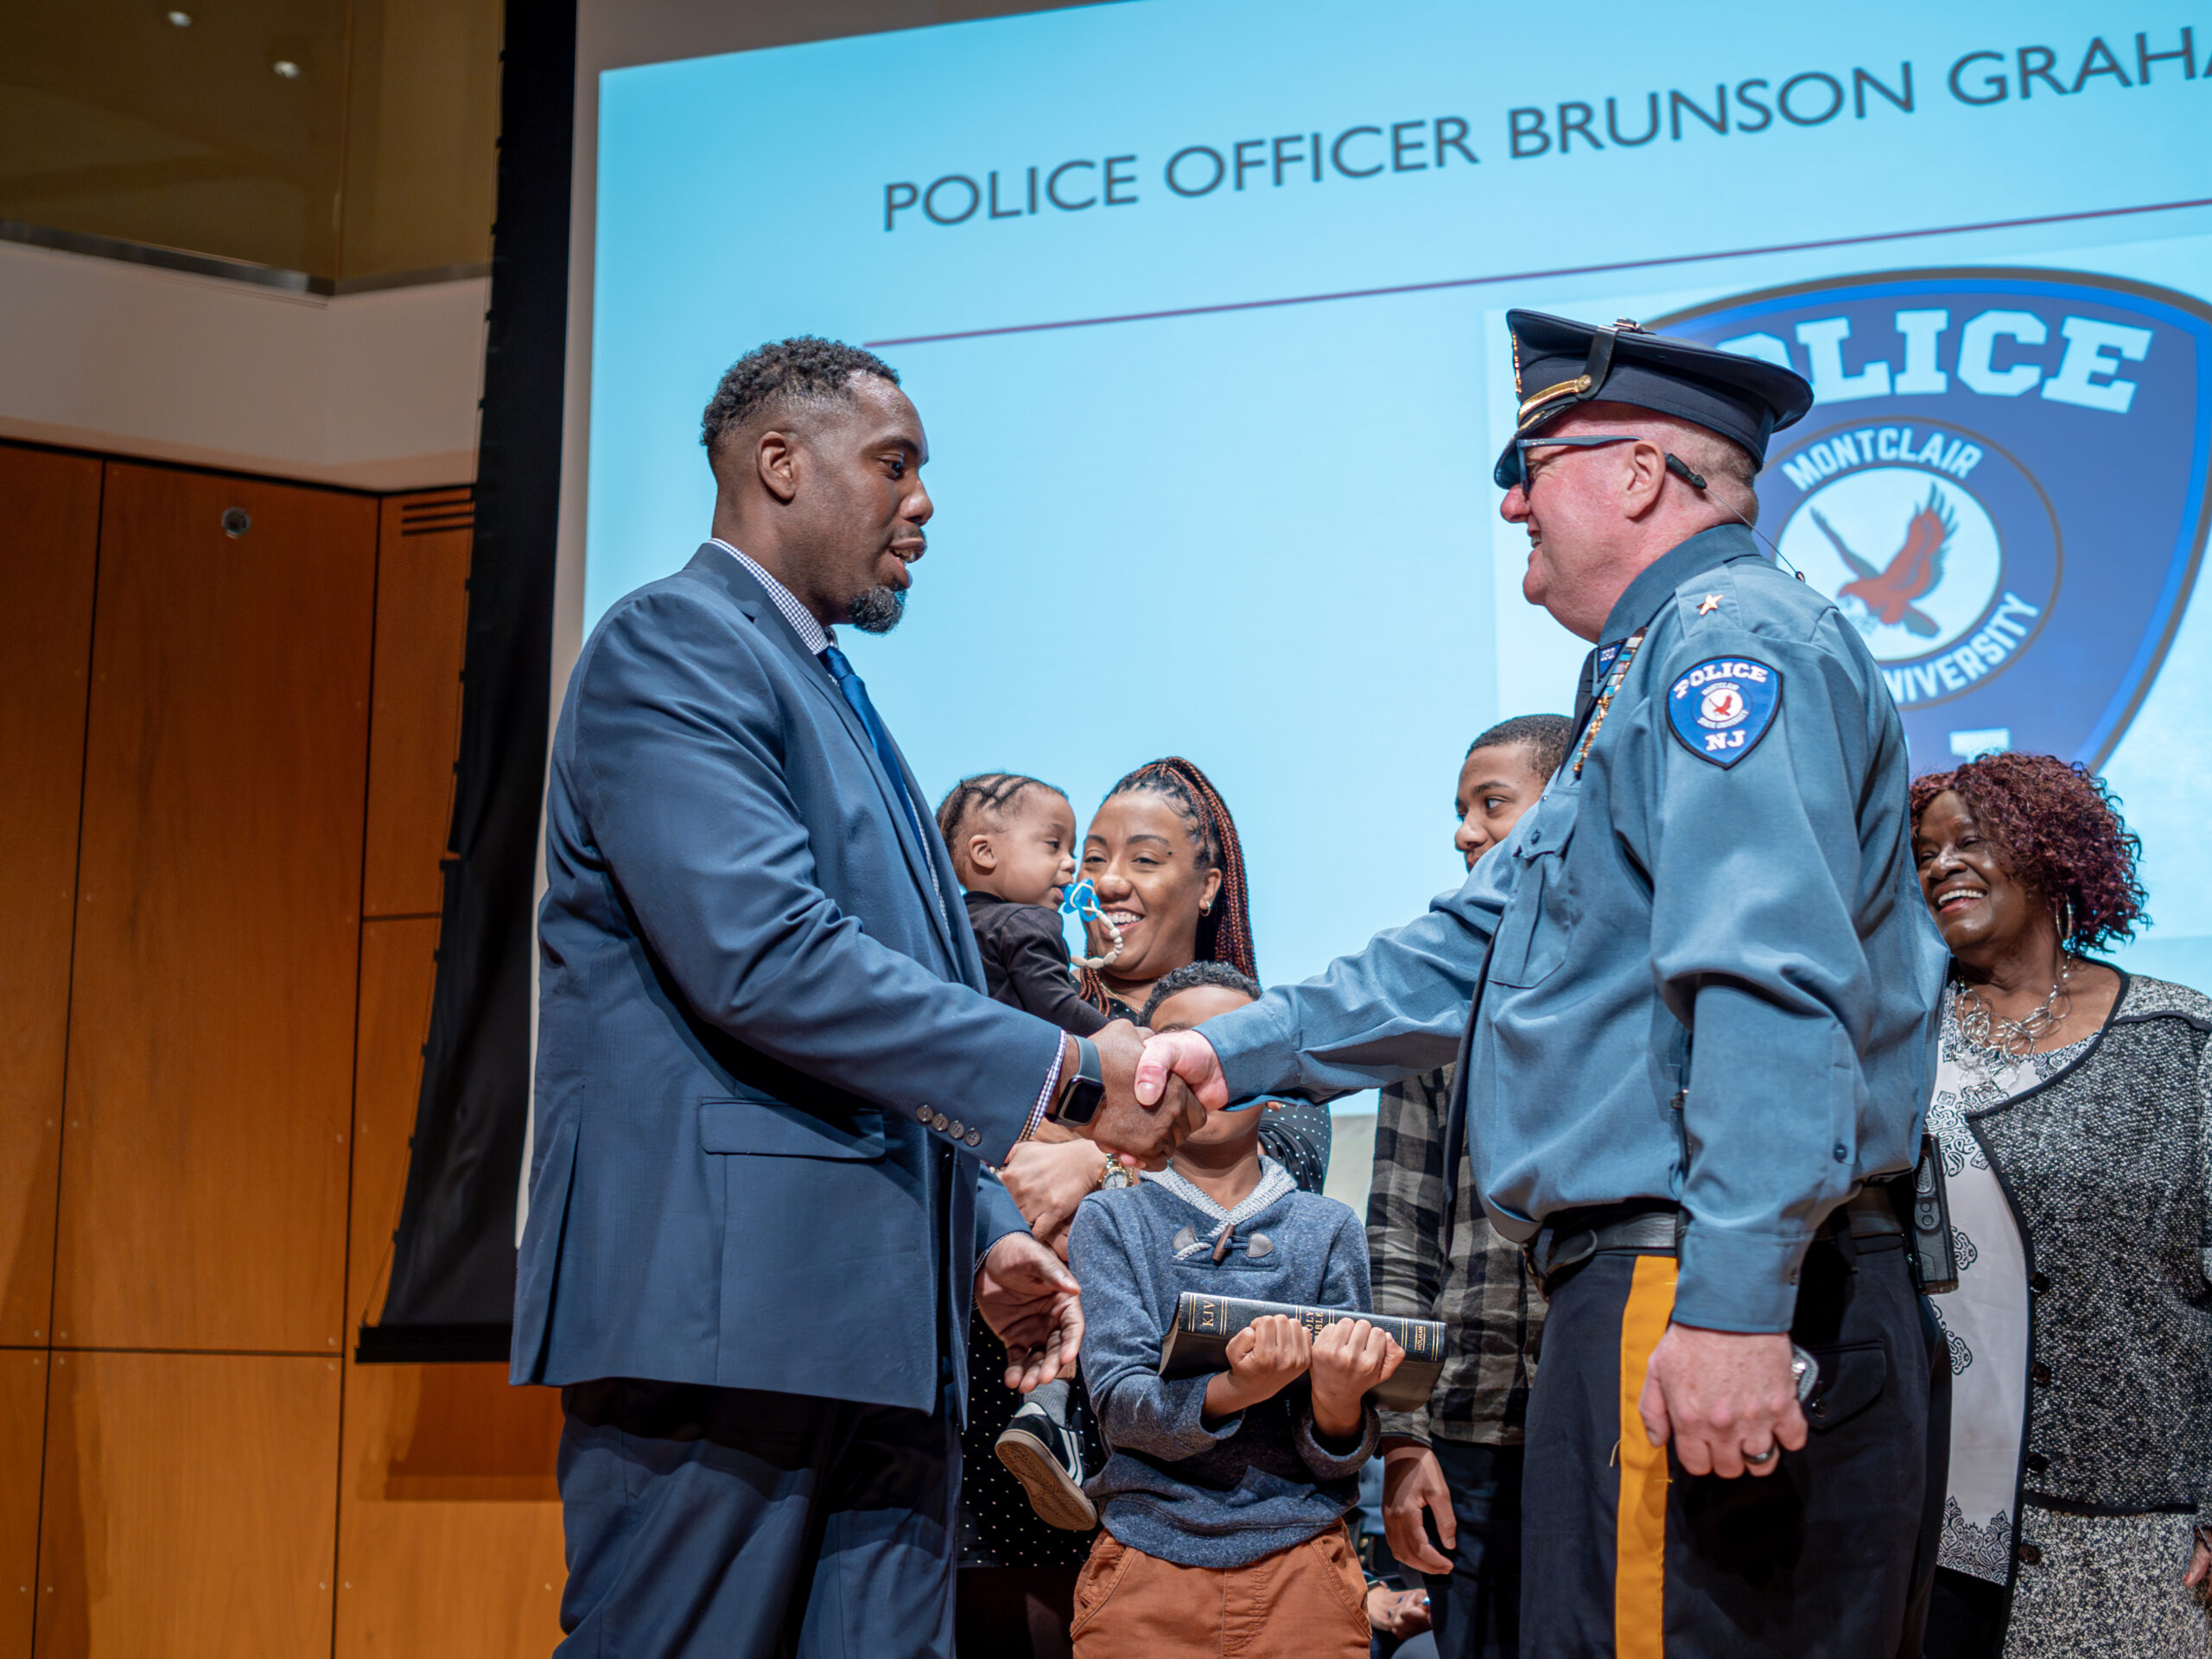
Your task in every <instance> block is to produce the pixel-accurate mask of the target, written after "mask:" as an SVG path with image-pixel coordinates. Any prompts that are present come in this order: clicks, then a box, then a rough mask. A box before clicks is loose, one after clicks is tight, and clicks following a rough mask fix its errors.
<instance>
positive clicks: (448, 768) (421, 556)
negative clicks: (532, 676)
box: [362, 490, 475, 916]
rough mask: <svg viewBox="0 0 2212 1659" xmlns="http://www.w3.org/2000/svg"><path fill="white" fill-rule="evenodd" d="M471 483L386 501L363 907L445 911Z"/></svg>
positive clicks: (391, 912)
mask: <svg viewBox="0 0 2212 1659" xmlns="http://www.w3.org/2000/svg"><path fill="white" fill-rule="evenodd" d="M474 518H475V507H474V504H473V503H472V501H471V500H470V498H469V492H467V490H442V491H436V492H433V493H429V494H425V495H403V496H391V497H387V498H386V499H385V501H384V503H383V509H382V514H381V518H380V522H379V526H378V539H377V645H376V689H375V692H374V697H375V715H374V718H373V719H372V721H371V722H370V727H369V833H368V848H367V862H366V866H365V874H364V877H363V881H362V911H363V913H364V914H366V915H370V916H400V915H423V914H429V915H435V914H436V913H437V912H438V911H439V910H440V909H441V908H442V906H443V905H444V902H445V888H444V884H443V881H442V879H441V878H440V875H439V873H438V861H439V859H440V858H441V857H442V855H444V853H445V849H446V835H447V831H448V828H449V826H450V824H451V823H452V819H453V783H454V779H453V763H454V757H455V756H456V755H457V754H458V753H460V752H461V655H462V652H464V651H465V650H466V649H467V633H468V553H469V545H470V542H471V540H472V536H471V531H470V525H471V524H473V523H474Z"/></svg>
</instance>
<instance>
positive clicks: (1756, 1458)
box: [1744, 1446, 1782, 1463]
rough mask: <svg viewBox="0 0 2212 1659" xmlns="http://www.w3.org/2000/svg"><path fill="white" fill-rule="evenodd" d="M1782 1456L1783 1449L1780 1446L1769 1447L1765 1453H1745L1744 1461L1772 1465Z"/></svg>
mask: <svg viewBox="0 0 2212 1659" xmlns="http://www.w3.org/2000/svg"><path fill="white" fill-rule="evenodd" d="M1781 1455H1782V1448H1781V1447H1780V1446H1769V1447H1767V1449H1766V1450H1765V1451H1764V1452H1745V1453H1744V1461H1745V1463H1772V1462H1773V1461H1774V1460H1775V1459H1777V1458H1778V1457H1780V1456H1781Z"/></svg>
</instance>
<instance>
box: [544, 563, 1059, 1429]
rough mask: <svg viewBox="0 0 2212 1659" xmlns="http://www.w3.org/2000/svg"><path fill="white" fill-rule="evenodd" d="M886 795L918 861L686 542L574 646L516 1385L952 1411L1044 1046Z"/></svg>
mask: <svg viewBox="0 0 2212 1659" xmlns="http://www.w3.org/2000/svg"><path fill="white" fill-rule="evenodd" d="M901 767H902V771H903V769H904V763H903V761H902V762H901ZM906 788H907V790H908V791H909V792H910V793H911V794H912V798H913V799H914V802H915V804H916V806H917V809H918V811H919V814H920V817H921V821H922V823H923V824H924V825H925V832H924V833H925V840H924V841H922V842H916V840H915V839H914V835H913V830H912V825H911V824H910V823H908V822H907V820H906V815H905V814H904V812H903V811H902V810H900V808H899V804H898V799H897V797H896V796H895V795H894V794H893V789H892V784H891V779H890V776H889V774H888V773H887V772H886V771H885V770H884V768H883V766H882V763H881V762H880V760H879V759H878V758H877V755H876V753H875V749H874V746H873V745H872V744H871V743H870V742H869V741H868V733H867V730H866V728H864V727H863V726H862V725H861V721H860V719H859V717H858V716H857V715H855V714H854V713H853V711H852V709H850V708H849V706H848V705H847V703H846V702H845V700H844V698H843V696H842V695H841V694H840V692H839V691H838V690H837V686H836V682H835V681H833V680H832V679H831V677H830V676H829V671H828V670H827V669H826V668H824V667H823V664H822V663H821V662H820V661H819V660H818V659H817V658H815V657H813V656H812V655H810V653H809V652H808V651H807V650H806V648H805V646H804V645H803V644H802V643H801V642H800V640H799V638H798V634H797V633H796V632H793V631H792V629H791V625H790V624H789V623H788V622H786V621H785V620H784V617H783V615H782V613H780V612H779V611H778V610H777V608H776V607H775V605H774V604H773V603H772V601H770V599H769V598H768V595H767V594H766V590H764V589H763V588H762V587H761V586H760V583H759V582H757V581H756V580H754V579H753V576H752V575H750V574H749V573H747V571H746V570H745V569H744V568H743V567H742V566H741V565H740V564H739V563H737V561H736V560H734V559H733V558H732V557H730V556H729V555H728V553H726V552H725V551H723V550H721V549H720V548H718V547H715V546H714V545H712V544H711V543H709V544H708V545H707V546H704V547H702V548H701V549H700V550H699V551H698V553H697V555H696V556H694V557H693V559H692V561H691V563H690V565H688V566H687V567H686V568H685V569H683V570H682V571H680V572H679V573H677V575H673V576H670V577H668V578H666V579H665V580H664V581H661V582H654V583H652V585H650V586H649V587H645V588H639V590H638V591H637V592H636V593H633V594H629V595H628V596H627V597H626V598H624V599H621V600H619V601H616V602H615V604H614V605H613V607H612V608H611V609H609V610H608V612H607V615H606V616H605V618H604V619H603V620H601V622H600V624H599V626H598V627H596V628H595V629H594V630H593V632H592V636H591V638H590V639H588V641H586V642H585V645H584V649H583V654H582V657H580V658H578V660H577V663H576V667H575V673H574V675H573V676H572V677H571V678H570V680H569V689H568V695H567V697H566V699H565V701H564V702H563V707H562V710H561V719H560V723H559V725H558V726H557V727H556V730H555V734H554V740H553V754H552V768H551V778H550V785H549V788H548V793H547V802H546V838H545V861H546V880H547V888H546V894H545V899H544V902H543V905H542V906H540V908H539V912H538V951H539V988H538V1029H537V1095H536V1099H535V1102H534V1105H533V1109H534V1110H535V1112H536V1114H537V1119H536V1130H535V1150H534V1156H533V1159H532V1162H531V1182H530V1217H529V1222H528V1224H527V1226H526V1228H525V1230H524V1235H523V1241H522V1254H521V1261H520V1263H519V1267H518V1279H517V1284H516V1290H515V1322H514V1352H513V1367H512V1377H513V1380H514V1381H516V1382H518V1383H572V1382H579V1381H582V1380H585V1379H588V1378H592V1377H601V1376H635V1377H650V1378H658V1379H662V1380H665V1381H669V1382H675V1383H707V1384H714V1385H718V1386H722V1387H732V1388H750V1389H781V1390H784V1391H786V1392H791V1393H800V1394H810V1395H823V1396H826V1397H829V1398H833V1399H843V1400H856V1401H866V1402H873V1403H876V1404H882V1405H893V1406H908V1407H915V1408H921V1409H924V1410H927V1409H930V1408H932V1407H933V1406H934V1404H935V1402H936V1401H937V1399H938V1388H939V1383H940V1377H941V1376H944V1375H948V1374H949V1375H950V1376H951V1377H952V1378H953V1379H955V1382H956V1386H957V1387H958V1388H960V1389H964V1387H965V1376H966V1367H965V1365H964V1364H963V1363H961V1355H962V1353H963V1345H964V1344H965V1341H966V1336H967V1330H968V1313H969V1296H970V1294H971V1289H972V1281H973V1279H974V1273H975V1264H976V1258H977V1256H978V1255H979V1254H980V1252H981V1251H982V1249H987V1248H988V1245H989V1243H990V1242H991V1241H992V1240H994V1239H995V1238H997V1237H999V1236H1002V1235H1004V1234H1006V1233H1008V1232H1013V1231H1016V1230H1020V1228H1021V1225H1022V1223H1021V1218H1020V1215H1019V1214H1018V1213H1017V1212H1016V1211H1014V1206H1013V1205H1012V1203H1011V1201H1010V1200H1008V1199H1007V1196H1006V1193H1005V1192H1004V1190H1003V1189H1002V1188H1001V1187H1000V1186H999V1185H998V1183H997V1181H996V1180H995V1179H992V1178H991V1177H989V1176H988V1175H987V1174H986V1173H984V1172H983V1168H982V1166H983V1164H984V1162H985V1161H986V1160H988V1162H991V1163H994V1164H995V1163H999V1162H1001V1161H1003V1160H1004V1158H1005V1156H1006V1154H1007V1150H1008V1148H1010V1147H1012V1146H1013V1144H1014V1141H1015V1140H1016V1139H1017V1138H1018V1137H1019V1135H1020V1133H1021V1130H1022V1128H1023V1127H1024V1126H1025V1124H1026V1122H1027V1118H1028V1116H1029V1113H1030V1111H1031V1109H1033V1106H1034V1105H1035V1103H1036V1099H1037V1092H1038V1090H1039V1088H1040V1087H1041V1086H1042V1085H1043V1084H1044V1081H1045V1077H1046V1072H1047V1071H1048V1070H1049V1069H1050V1068H1051V1065H1052V1060H1053V1058H1054V1055H1055V1053H1056V1052H1057V1050H1058V1045H1059V1042H1060V1033H1059V1032H1058V1030H1057V1029H1056V1028H1054V1027H1052V1026H1050V1025H1048V1024H1046V1022H1045V1021H1044V1020H1039V1019H1037V1018H1036V1017H1035V1016H1033V1015H1031V1014H1025V1013H1022V1012H1021V1011H1020V1010H1019V1009H1016V1008H1011V1007H1005V1006H1004V1005H1002V1004H1000V1003H997V1002H994V1001H991V1000H990V999H989V998H988V996H986V995H984V994H983V991H982V985H983V969H982V962H981V960H980V959H979V957H977V954H976V943H975V938H974V935H973V934H972V933H971V932H970V931H969V925H968V920H967V917H966V913H965V911H964V907H963V906H962V904H961V900H960V889H959V886H958V883H957V880H956V878H955V876H954V874H953V871H952V865H951V861H950V858H949V857H948V856H947V855H946V853H945V849H944V842H943V840H942V839H940V838H939V836H938V833H937V829H936V826H935V825H934V823H931V819H930V817H929V812H928V808H927V806H926V804H925V803H924V800H923V797H922V794H921V789H920V785H918V784H917V783H916V782H915V780H914V779H913V776H912V773H911V772H907V773H906ZM932 872H934V873H935V877H936V880H935V883H934V886H932V882H931V873H932ZM940 895H941V897H940ZM940 1125H942V1126H943V1127H939V1126H940ZM979 1191H980V1192H981V1193H982V1200H981V1203H980V1205H979V1200H978V1194H979Z"/></svg>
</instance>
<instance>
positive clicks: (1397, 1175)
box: [1367, 715, 1573, 1659]
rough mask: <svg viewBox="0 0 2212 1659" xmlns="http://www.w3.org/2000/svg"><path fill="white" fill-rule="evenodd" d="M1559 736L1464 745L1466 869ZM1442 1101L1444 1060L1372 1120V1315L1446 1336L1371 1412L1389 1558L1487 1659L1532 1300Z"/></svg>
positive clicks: (1529, 1348)
mask: <svg viewBox="0 0 2212 1659" xmlns="http://www.w3.org/2000/svg"><path fill="white" fill-rule="evenodd" d="M1572 729H1573V727H1572V722H1571V721H1569V720H1568V719H1567V716H1566V715H1522V716H1520V717H1519V718H1517V719H1514V720H1509V721H1503V722H1501V723H1500V724H1498V725H1496V726H1493V727H1491V728H1490V730H1488V731H1486V732H1484V734H1482V735H1481V736H1480V737H1478V738H1477V739H1476V740H1475V741H1474V743H1473V744H1472V746H1471V747H1470V748H1469V749H1468V751H1467V758H1466V760H1465V762H1464V763H1463V764H1462V766H1460V769H1459V790H1458V793H1457V796H1456V798H1455V799H1454V802H1453V805H1454V807H1455V808H1456V810H1457V811H1458V813H1459V829H1458V830H1457V832H1456V833H1455V834H1454V835H1453V836H1452V844H1453V845H1454V846H1455V847H1457V848H1458V849H1459V853H1460V855H1461V856H1462V857H1464V858H1465V860H1466V861H1467V868H1469V869H1472V868H1474V867H1475V861H1476V860H1478V859H1479V858H1481V857H1482V856H1483V855H1484V854H1485V853H1487V852H1489V851H1490V849H1491V848H1493V847H1495V846H1497V844H1498V843H1499V842H1502V841H1503V840H1504V839H1505V837H1506V836H1507V835H1508V834H1509V833H1510V831H1511V829H1512V828H1513V825H1514V824H1515V823H1516V822H1517V821H1518V820H1519V818H1520V817H1521V815H1522V813H1523V812H1525V811H1527V810H1529V808H1530V807H1531V806H1534V805H1535V803H1536V798H1537V797H1538V796H1539V795H1541V794H1542V793H1543V789H1544V785H1545V784H1546V783H1547V782H1548V781H1549V779H1550V778H1551V775H1552V773H1553V772H1555V771H1557V770H1558V769H1559V766H1560V762H1561V761H1562V760H1565V759H1566V756H1567V741H1568V739H1569V737H1570V736H1571V734H1572ZM1451 1095H1452V1068H1451V1067H1450V1066H1448V1065H1447V1066H1442V1067H1440V1068H1438V1069H1437V1070H1436V1071H1431V1072H1428V1073H1427V1074H1425V1075H1424V1076H1421V1077H1413V1078H1410V1079H1408V1081H1406V1082H1404V1083H1402V1084H1394V1085H1392V1086H1391V1087H1390V1088H1388V1089H1386V1090H1383V1096H1382V1107H1381V1111H1380V1115H1379V1116H1378V1117H1377V1118H1376V1126H1375V1177H1374V1185H1373V1188H1372V1190H1371V1192H1370V1194H1369V1197H1368V1204H1367V1249H1368V1255H1369V1257H1370V1260H1371V1262H1372V1263H1373V1271H1374V1295H1375V1310H1376V1313H1393V1314H1397V1315H1400V1316H1402V1317H1408V1318H1413V1319H1441V1320H1442V1321H1443V1322H1444V1326H1445V1330H1446V1354H1445V1362H1444V1371H1443V1374H1442V1376H1440V1377H1439V1378H1438V1379H1437V1384H1436V1389H1435V1391H1434V1393H1433V1394H1432V1395H1430V1396H1429V1402H1428V1408H1427V1411H1425V1412H1419V1413H1404V1412H1384V1413H1383V1440H1382V1452H1383V1527H1384V1533H1385V1535H1386V1537H1387V1538H1388V1540H1389V1545H1390V1553H1391V1554H1393V1555H1395V1557H1396V1558H1397V1559H1398V1560H1399V1562H1400V1563H1401V1564H1402V1565H1403V1566H1404V1567H1408V1568H1409V1569H1416V1570H1418V1571H1419V1572H1421V1573H1422V1574H1423V1575H1424V1576H1425V1577H1426V1578H1427V1580H1428V1589H1429V1613H1430V1618H1431V1620H1432V1622H1433V1628H1434V1630H1435V1631H1436V1643H1437V1650H1438V1652H1439V1653H1440V1655H1441V1656H1443V1659H1476V1656H1481V1659H1499V1656H1510V1655H1512V1654H1514V1653H1516V1651H1517V1650H1518V1649H1519V1645H1520V1605H1521V1447H1522V1427H1523V1424H1524V1422H1525V1421H1526V1419H1527V1416H1528V1411H1529V1385H1530V1383H1532V1382H1533V1381H1534V1380H1535V1362H1536V1348H1537V1338H1538V1335H1539V1333H1540V1332H1541V1327H1542V1324H1543V1299H1542V1294H1541V1292H1540V1291H1539V1290H1538V1289H1537V1288H1536V1286H1535V1281H1534V1280H1532V1279H1531V1278H1530V1277H1529V1271H1528V1267H1527V1264H1526V1262H1525V1261H1524V1260H1523V1258H1522V1254H1521V1247H1520V1246H1519V1245H1517V1244H1512V1243H1508V1242H1507V1241H1506V1240H1504V1239H1503V1238H1501V1237H1499V1236H1498V1235H1497V1232H1496V1231H1495V1230H1493V1229H1492V1228H1491V1224H1490V1222H1489V1220H1488V1219H1487V1218H1486V1217H1484V1214H1483V1208H1482V1205H1481V1204H1480V1202H1479V1201H1478V1199H1477V1198H1476V1197H1475V1193H1474V1183H1473V1179H1472V1177H1471V1174H1470V1173H1469V1171H1470V1160H1469V1159H1468V1158H1467V1157H1466V1155H1465V1147H1459V1148H1458V1155H1457V1156H1456V1157H1452V1158H1449V1159H1447V1157H1446V1150H1447V1143H1448V1139H1449V1129H1450V1128H1452V1127H1453V1126H1451V1125H1448V1124H1447V1116H1448V1113H1447V1106H1448V1103H1449V1102H1450V1099H1451ZM1461 1133H1462V1134H1464V1133H1465V1131H1464V1130H1462V1131H1461ZM1447 1166H1448V1167H1449V1168H1450V1169H1451V1170H1452V1174H1453V1175H1454V1177H1455V1179H1453V1181H1452V1194H1451V1201H1450V1205H1449V1213H1448V1214H1447V1213H1446V1200H1445V1179H1446V1169H1447ZM1447 1251H1448V1254H1447ZM1425 1519H1426V1521H1427V1522H1429V1523H1432V1524H1433V1528H1434V1535H1433V1538H1432V1536H1431V1535H1430V1532H1429V1530H1428V1528H1427V1526H1425V1525H1424V1520H1425Z"/></svg>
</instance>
